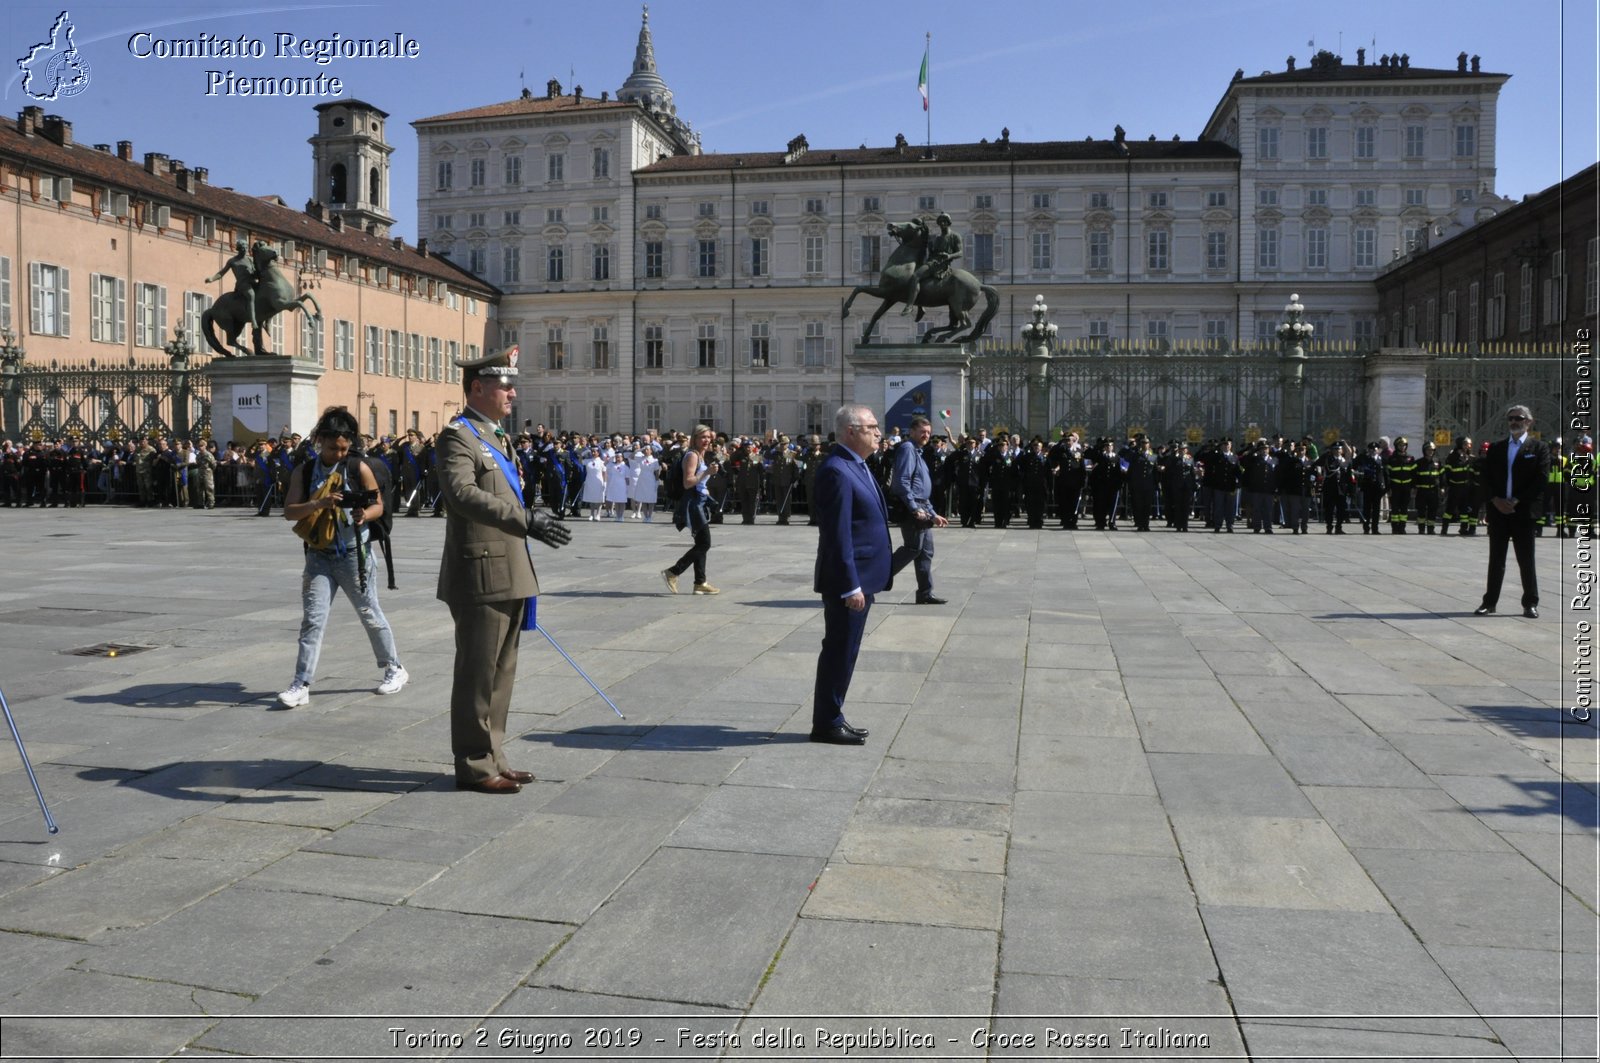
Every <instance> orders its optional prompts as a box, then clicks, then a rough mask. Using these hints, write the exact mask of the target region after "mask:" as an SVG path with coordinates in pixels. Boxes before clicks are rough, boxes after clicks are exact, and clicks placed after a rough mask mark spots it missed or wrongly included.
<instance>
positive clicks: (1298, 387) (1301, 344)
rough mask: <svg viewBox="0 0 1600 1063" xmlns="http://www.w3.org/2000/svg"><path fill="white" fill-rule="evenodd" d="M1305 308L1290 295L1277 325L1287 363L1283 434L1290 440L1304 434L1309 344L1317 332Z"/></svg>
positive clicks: (1285, 369) (1284, 376) (1298, 298)
mask: <svg viewBox="0 0 1600 1063" xmlns="http://www.w3.org/2000/svg"><path fill="white" fill-rule="evenodd" d="M1305 313H1306V308H1305V307H1304V306H1302V305H1301V303H1300V296H1299V295H1298V294H1295V295H1290V296H1289V305H1287V306H1285V307H1284V308H1283V316H1284V318H1285V320H1284V322H1283V324H1281V325H1279V326H1278V346H1279V348H1280V350H1281V356H1282V359H1283V363H1284V369H1283V387H1284V396H1283V398H1284V415H1283V420H1284V425H1283V434H1284V435H1285V436H1286V437H1288V438H1289V439H1299V438H1300V437H1301V436H1302V435H1304V434H1305V430H1306V426H1305V419H1306V417H1305V414H1306V404H1305V395H1306V393H1305V373H1306V344H1308V343H1310V342H1311V334H1312V332H1313V331H1314V330H1313V327H1312V325H1311V323H1310V322H1309V321H1304V320H1302V318H1304V317H1305Z"/></svg>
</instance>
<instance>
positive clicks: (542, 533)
mask: <svg viewBox="0 0 1600 1063" xmlns="http://www.w3.org/2000/svg"><path fill="white" fill-rule="evenodd" d="M528 535H529V537H531V538H534V539H537V540H539V541H540V542H541V543H544V544H545V545H546V546H548V547H550V548H551V549H552V550H559V549H560V548H561V547H562V546H564V545H565V544H567V543H569V542H571V541H572V533H571V532H570V531H568V530H567V526H566V525H565V524H563V523H561V522H560V521H559V520H556V519H555V518H554V517H552V516H551V515H550V514H548V513H546V512H544V511H543V510H540V509H530V510H528Z"/></svg>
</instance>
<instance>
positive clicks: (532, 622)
mask: <svg viewBox="0 0 1600 1063" xmlns="http://www.w3.org/2000/svg"><path fill="white" fill-rule="evenodd" d="M522 630H524V631H537V632H538V633H539V634H541V635H543V636H544V637H545V640H546V641H548V642H549V643H550V645H552V646H554V647H555V648H556V652H557V653H559V654H561V656H562V657H563V658H565V660H566V662H567V663H568V664H570V665H572V670H573V671H575V672H577V673H578V674H579V675H580V676H582V677H583V681H584V682H585V683H588V684H589V686H590V687H592V688H593V689H594V692H595V693H596V694H599V695H600V696H601V697H602V698H604V699H605V703H606V704H607V705H610V706H611V711H612V712H614V713H616V714H617V718H618V719H621V720H626V719H627V717H626V716H624V715H622V710H621V709H619V708H617V703H616V702H614V701H612V700H611V699H610V698H609V697H606V692H605V691H604V690H601V689H600V687H599V685H598V684H597V683H595V681H594V680H593V679H590V678H589V673H588V672H585V671H584V670H583V669H582V668H580V667H578V662H577V661H574V660H573V659H572V655H571V654H569V653H568V652H567V651H566V650H564V649H562V648H561V643H559V642H557V641H556V640H555V639H553V638H551V637H550V632H548V631H546V630H545V629H544V628H543V627H542V626H540V624H539V599H538V598H537V597H533V598H529V599H528V607H527V609H526V610H525V611H524V612H523V614H522ZM8 718H9V714H8ZM15 731H16V728H12V732H13V733H15ZM17 748H19V749H20V748H22V740H21V739H18V740H17ZM23 760H24V761H26V760H27V758H26V757H24V758H23ZM28 774H29V775H32V774H33V773H32V772H31V771H30V772H29V773H28ZM34 789H36V790H37V789H38V786H37V785H36V786H35V787H34ZM39 803H40V805H41V806H42V805H43V804H44V798H42V797H41V798H40V799H39ZM45 818H46V819H49V818H50V814H49V813H48V812H46V813H45ZM51 833H54V828H52V830H51Z"/></svg>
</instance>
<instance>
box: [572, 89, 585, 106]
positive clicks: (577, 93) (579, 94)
mask: <svg viewBox="0 0 1600 1063" xmlns="http://www.w3.org/2000/svg"><path fill="white" fill-rule="evenodd" d="M572 102H573V103H582V102H583V86H582V85H574V86H572Z"/></svg>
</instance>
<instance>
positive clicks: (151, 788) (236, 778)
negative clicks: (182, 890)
mask: <svg viewBox="0 0 1600 1063" xmlns="http://www.w3.org/2000/svg"><path fill="white" fill-rule="evenodd" d="M78 777H79V778H80V779H85V780H88V781H90V782H114V783H115V784H116V785H118V786H125V787H129V788H131V789H134V790H141V791H143V792H145V793H149V794H156V795H158V796H161V797H169V798H172V799H174V800H178V801H208V802H211V803H213V804H226V803H229V802H237V803H240V804H261V805H264V804H280V803H284V802H292V801H316V800H318V798H317V797H316V796H315V793H314V791H317V790H360V791H365V792H369V793H406V792H409V791H411V790H416V789H419V788H421V787H424V786H427V785H429V784H433V783H437V782H439V780H440V778H441V776H440V774H439V772H437V771H399V770H395V769H392V768H368V767H362V766H360V765H355V764H328V763H322V762H319V761H314V760H274V759H267V760H195V761H179V762H175V763H172V764H165V765H162V766H161V767H159V768H156V769H154V770H152V771H148V772H144V773H141V774H139V775H135V776H133V777H131V778H130V777H128V775H127V773H126V772H125V771H123V770H120V769H113V768H85V769H84V770H82V771H80V772H78ZM239 791H247V792H245V793H240V792H239Z"/></svg>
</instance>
